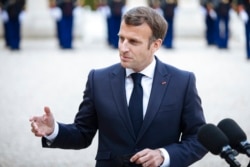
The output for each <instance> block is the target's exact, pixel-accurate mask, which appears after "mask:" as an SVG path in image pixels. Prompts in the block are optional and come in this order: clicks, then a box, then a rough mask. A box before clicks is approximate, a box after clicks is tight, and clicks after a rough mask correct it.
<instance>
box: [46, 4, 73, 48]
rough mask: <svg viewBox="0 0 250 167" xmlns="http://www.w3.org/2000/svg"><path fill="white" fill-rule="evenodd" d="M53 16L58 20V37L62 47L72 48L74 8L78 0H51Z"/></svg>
mask: <svg viewBox="0 0 250 167" xmlns="http://www.w3.org/2000/svg"><path fill="white" fill-rule="evenodd" d="M49 4H50V8H51V13H52V16H53V17H54V18H55V20H56V27H57V29H56V30H57V37H58V41H59V45H60V47H61V48H62V49H72V42H73V23H74V22H73V21H74V15H73V10H74V8H75V7H76V5H77V1H76V0H50V1H49Z"/></svg>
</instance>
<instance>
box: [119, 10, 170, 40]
mask: <svg viewBox="0 0 250 167" xmlns="http://www.w3.org/2000/svg"><path fill="white" fill-rule="evenodd" d="M123 20H124V22H125V23H126V24H127V25H133V26H139V25H142V24H143V23H146V24H148V25H149V27H150V29H151V30H152V37H151V39H150V42H152V41H151V40H156V39H162V40H164V38H165V36H166V33H167V25H168V24H167V21H166V20H165V18H163V17H162V16H161V15H160V14H158V13H157V12H156V11H155V10H154V9H152V8H150V7H146V6H140V7H134V8H132V9H130V10H129V11H127V12H126V13H125V14H124V15H123Z"/></svg>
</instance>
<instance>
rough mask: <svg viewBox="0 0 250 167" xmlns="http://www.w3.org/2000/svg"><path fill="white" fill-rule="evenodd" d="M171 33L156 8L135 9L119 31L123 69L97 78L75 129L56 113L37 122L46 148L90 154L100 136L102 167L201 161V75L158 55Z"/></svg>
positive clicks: (96, 73)
mask: <svg viewBox="0 0 250 167" xmlns="http://www.w3.org/2000/svg"><path fill="white" fill-rule="evenodd" d="M166 30H167V23H166V21H165V19H164V18H163V17H162V16H160V15H159V14H158V13H157V12H156V11H155V10H154V9H152V8H150V7H136V8H133V9H131V10H129V11H128V12H127V13H126V14H125V15H124V16H123V19H122V22H121V26H120V31H119V33H118V36H119V55H120V63H118V64H115V65H112V66H110V67H107V68H103V69H97V70H92V71H91V72H90V73H89V75H88V79H87V83H86V89H85V91H84V95H83V101H82V103H81V104H80V106H79V111H78V113H77V114H76V116H75V121H74V123H72V124H63V123H57V122H55V120H54V117H53V114H52V112H51V111H50V109H49V107H45V108H44V111H45V114H44V115H43V116H34V117H32V118H30V122H31V127H32V129H31V131H32V132H33V133H34V134H35V136H38V137H42V145H43V147H50V148H62V149H82V148H86V147H88V146H89V145H90V144H91V142H92V140H93V138H94V136H95V134H96V132H97V130H99V137H98V138H99V142H98V143H99V144H98V150H97V154H96V167H126V166H127V167H130V166H138V167H139V166H144V167H146V166H147V167H158V166H170V167H186V166H189V165H190V164H192V163H194V162H195V161H198V160H199V159H201V158H202V157H203V156H204V155H205V154H206V153H207V150H206V149H205V148H204V147H203V146H202V145H201V144H200V143H199V142H198V140H197V131H198V129H199V128H200V127H201V126H202V125H204V124H205V118H204V115H203V110H202V107H201V100H200V97H199V96H198V93H197V89H196V84H195V76H194V74H193V73H191V72H187V71H184V70H180V69H177V68H175V67H173V66H171V65H167V64H165V63H163V62H161V61H160V60H159V59H158V58H157V57H156V56H155V55H154V54H155V52H156V51H157V50H158V49H159V48H160V47H161V45H162V41H163V39H164V37H165V34H166ZM139 73H140V74H139ZM135 75H137V76H142V79H141V83H140V82H139V81H138V82H137V81H133V80H135V79H134V78H135ZM132 78H133V79H132ZM133 82H134V83H133ZM133 85H135V86H133ZM132 89H133V90H132ZM135 90H137V91H138V95H137V96H135V93H134V92H135ZM141 91H142V92H143V96H142V97H141V98H139V94H141ZM135 97H137V99H136V100H132V99H134V98H135ZM134 103H135V105H133V104H134ZM139 106H141V107H139ZM133 107H137V108H138V109H137V110H132V108H133ZM132 111H133V112H132ZM138 111H140V112H139V113H137V112H138ZM134 114H135V115H134ZM132 115H133V116H132ZM135 117H136V118H137V119H136V120H134V118H135ZM141 120H142V121H141ZM136 129H137V130H138V131H136Z"/></svg>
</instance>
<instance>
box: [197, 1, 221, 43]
mask: <svg viewBox="0 0 250 167" xmlns="http://www.w3.org/2000/svg"><path fill="white" fill-rule="evenodd" d="M217 3H218V0H200V5H201V7H202V13H203V14H204V16H205V18H204V19H205V27H206V29H205V38H206V41H207V45H216V19H217V15H216V12H215V6H217V5H218V4H217Z"/></svg>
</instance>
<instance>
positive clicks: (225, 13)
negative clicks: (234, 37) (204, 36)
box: [215, 0, 232, 49]
mask: <svg viewBox="0 0 250 167" xmlns="http://www.w3.org/2000/svg"><path fill="white" fill-rule="evenodd" d="M218 1H219V3H218V2H217V3H218V6H215V7H216V8H215V9H216V14H217V20H216V29H217V30H216V33H217V46H218V48H219V49H227V48H228V40H229V35H230V28H229V21H230V11H231V9H232V8H231V5H232V0H218Z"/></svg>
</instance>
